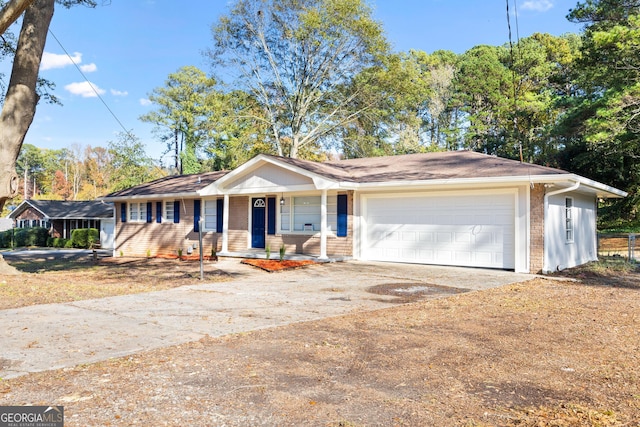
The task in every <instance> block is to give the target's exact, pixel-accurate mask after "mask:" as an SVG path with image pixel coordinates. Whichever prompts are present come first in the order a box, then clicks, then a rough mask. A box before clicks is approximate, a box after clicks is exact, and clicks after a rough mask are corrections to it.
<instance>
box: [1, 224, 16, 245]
mask: <svg viewBox="0 0 640 427" xmlns="http://www.w3.org/2000/svg"><path fill="white" fill-rule="evenodd" d="M13 233H14V230H13V229H11V230H5V231H2V232H0V248H13V247H14V238H13Z"/></svg>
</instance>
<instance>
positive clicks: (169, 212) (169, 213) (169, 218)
mask: <svg viewBox="0 0 640 427" xmlns="http://www.w3.org/2000/svg"><path fill="white" fill-rule="evenodd" d="M163 220H164V221H165V222H173V200H171V201H170V202H169V201H167V202H164V218H163Z"/></svg>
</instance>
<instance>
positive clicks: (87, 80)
mask: <svg viewBox="0 0 640 427" xmlns="http://www.w3.org/2000/svg"><path fill="white" fill-rule="evenodd" d="M49 34H51V36H52V37H53V38H54V39H55V41H56V42H57V43H58V45H59V46H60V48H61V49H62V51H63V52H64V53H65V55H67V57H68V58H69V60H70V61H71V62H72V63H73V65H74V66H75V67H76V70H78V72H79V73H80V75H81V76H82V78H83V79H84V80H85V81H86V82H87V83H89V87H90V88H91V90H92V91H93V93H95V94H96V96H97V97H98V99H99V100H100V102H102V105H104V106H105V108H106V109H107V111H109V113H110V114H111V116H112V117H113V118H114V119H115V121H116V122H117V123H118V124H119V125H120V127H121V128H122V130H123V131H124V133H125V134H126V135H127V137H129V138H130V139H131V140H134V139H135V137H134V136H133V134H132V133H131V132H130V131H129V130H128V129H127V128H126V127H125V126H124V125H123V124H122V122H121V121H120V119H119V118H118V116H116V114H115V113H114V112H113V110H111V108H109V105H107V103H106V102H105V100H104V98H102V96H101V95H100V93H99V92H98V91H97V90H96V88H95V87H94V85H93V83H91V82H90V81H89V79H88V78H87V76H86V75H85V74H84V73H83V72H82V70H81V69H80V67H79V66H78V64H77V63H76V61H74V60H73V58H72V57H71V55H69V52H68V51H67V49H65V47H64V46H63V45H62V43H61V42H60V40H58V38H57V37H56V35H55V34H53V31H51V29H49Z"/></svg>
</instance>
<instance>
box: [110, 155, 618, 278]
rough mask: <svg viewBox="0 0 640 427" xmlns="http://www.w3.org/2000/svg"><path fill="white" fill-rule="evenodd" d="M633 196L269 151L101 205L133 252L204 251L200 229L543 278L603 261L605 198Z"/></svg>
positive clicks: (223, 236)
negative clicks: (601, 210) (601, 207)
mask: <svg viewBox="0 0 640 427" xmlns="http://www.w3.org/2000/svg"><path fill="white" fill-rule="evenodd" d="M625 196H626V193H625V192H624V191H620V190H618V189H615V188H612V187H610V186H608V185H605V184H601V183H599V182H595V181H592V180H590V179H586V178H584V177H581V176H578V175H575V174H572V173H568V172H565V171H562V170H559V169H553V168H549V167H544V166H538V165H533V164H528V163H521V162H518V161H514V160H506V159H502V158H498V157H494V156H488V155H484V154H480V153H475V152H469V151H454V152H443V153H427V154H409V155H401V156H393V157H374V158H363V159H353V160H342V161H334V162H326V163H316V162H310V161H304V160H297V159H290V158H284V157H276V156H270V155H263V154H261V155H258V156H256V157H254V158H253V159H251V160H249V161H248V162H247V163H245V164H243V165H242V166H240V167H239V168H237V169H235V170H233V171H231V172H209V173H204V174H200V175H188V176H171V177H166V178H162V179H160V180H157V181H153V182H150V183H147V184H143V185H139V186H136V187H133V188H130V189H127V190H123V191H119V192H115V193H112V194H110V195H108V196H107V197H105V198H104V200H108V201H112V202H114V203H115V207H116V245H115V249H116V251H119V252H121V253H123V254H125V255H140V256H144V255H146V254H148V253H150V254H162V253H173V254H175V253H176V251H177V250H178V249H182V250H183V251H187V250H191V249H192V248H193V249H195V248H196V247H197V243H198V232H199V225H200V223H201V224H202V232H203V239H204V240H203V241H204V243H203V246H204V252H205V254H208V253H209V251H210V250H211V249H212V248H215V249H216V250H217V251H218V253H219V255H242V254H243V253H246V252H247V251H249V250H257V251H264V250H265V248H266V247H269V248H270V250H271V253H272V254H277V253H278V249H279V248H280V247H281V245H284V246H285V247H286V252H287V253H289V254H291V253H300V254H308V255H312V256H317V257H319V258H321V259H323V258H327V257H352V258H354V259H360V260H376V261H392V262H408V263H423V264H442V265H455V266H468V267H486V268H497V269H507V270H515V271H517V272H531V273H537V272H540V271H543V272H550V271H555V270H558V269H564V268H568V267H573V266H576V265H579V264H583V263H585V262H588V261H592V260H596V259H597V241H596V211H597V203H598V199H599V198H611V197H625ZM200 220H202V222H201V221H200ZM272 256H274V255H272ZM276 256H277V255H276Z"/></svg>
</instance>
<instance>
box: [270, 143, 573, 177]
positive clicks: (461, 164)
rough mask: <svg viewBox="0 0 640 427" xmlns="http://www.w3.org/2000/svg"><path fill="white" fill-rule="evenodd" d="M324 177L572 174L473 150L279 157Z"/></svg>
mask: <svg viewBox="0 0 640 427" xmlns="http://www.w3.org/2000/svg"><path fill="white" fill-rule="evenodd" d="M271 157H273V158H277V159H278V161H280V162H283V163H288V164H291V165H294V166H297V167H300V168H303V169H306V170H308V171H310V172H314V173H316V174H318V175H322V176H324V177H325V178H329V179H335V180H340V181H350V182H355V183H366V182H383V181H428V180H440V179H464V178H492V177H506V176H523V175H524V176H526V175H558V174H567V175H569V172H566V171H563V170H560V169H554V168H549V167H546V166H540V165H534V164H530V163H521V162H519V161H516V160H509V159H503V158H500V157H495V156H489V155H486V154H482V153H476V152H473V151H445V152H435V153H419V154H405V155H399V156H385V157H366V158H361V159H349V160H338V161H333V162H325V163H316V162H310V161H307V160H299V159H290V158H286V157H276V156H271Z"/></svg>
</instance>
